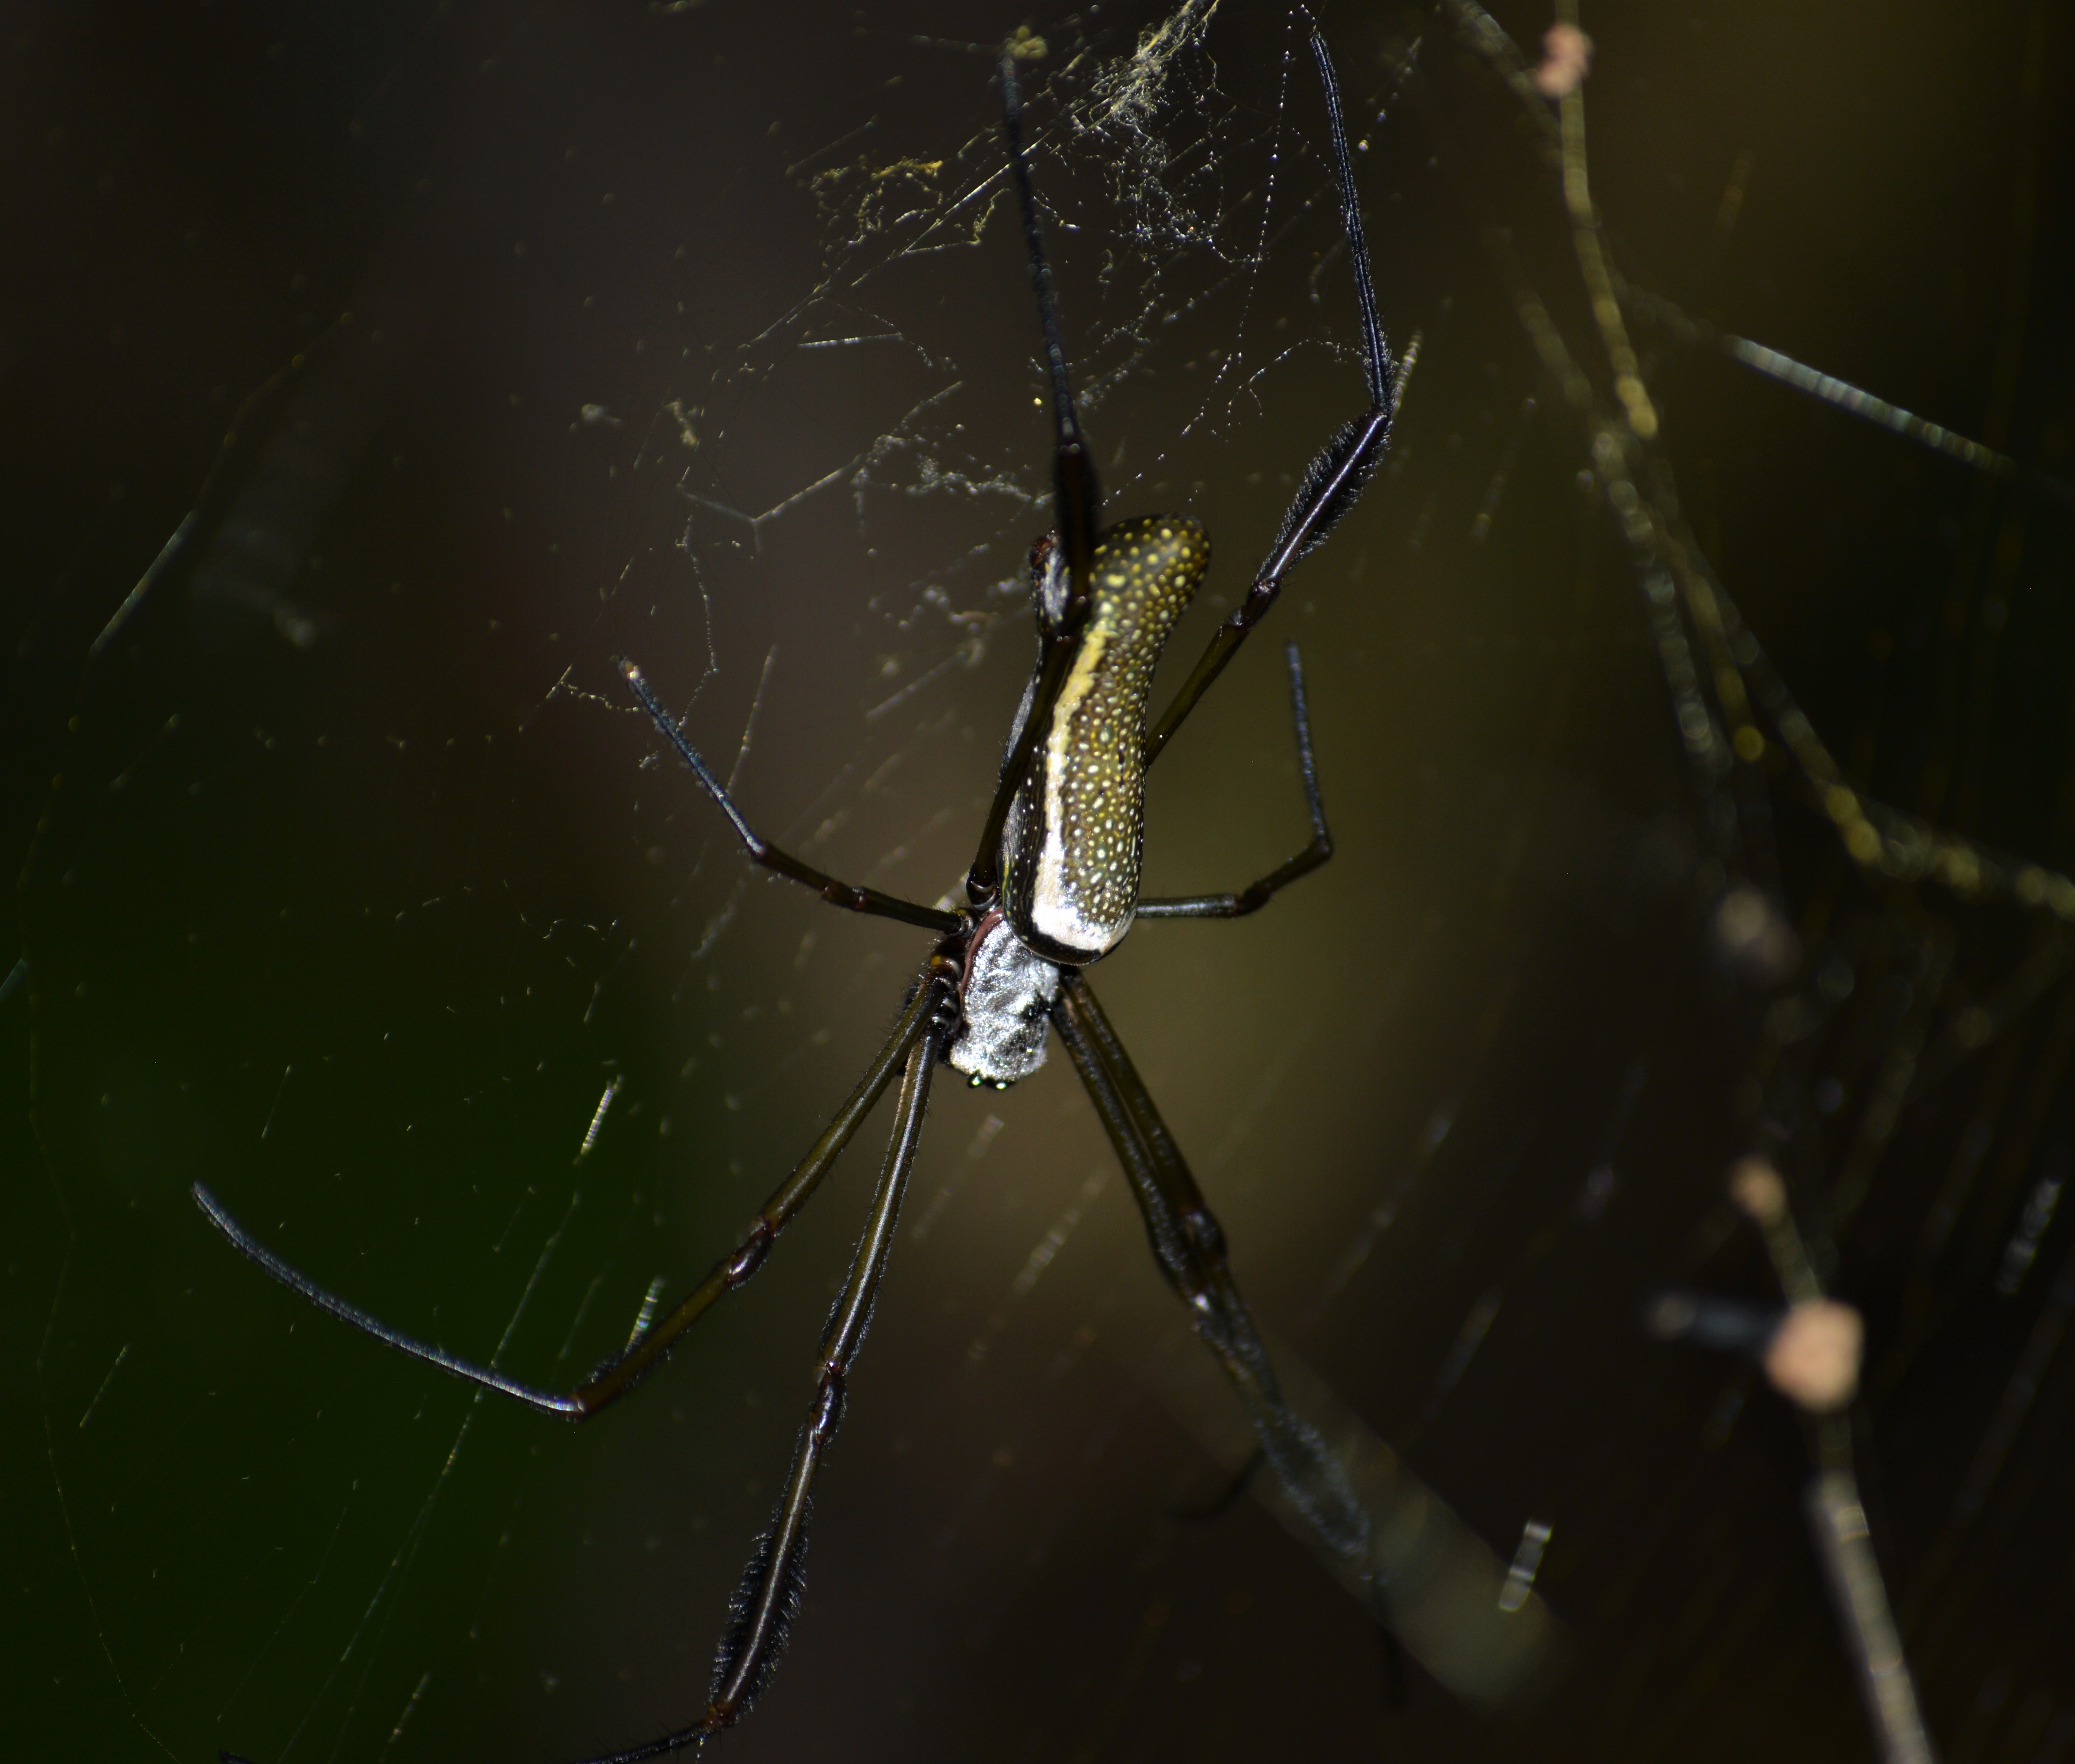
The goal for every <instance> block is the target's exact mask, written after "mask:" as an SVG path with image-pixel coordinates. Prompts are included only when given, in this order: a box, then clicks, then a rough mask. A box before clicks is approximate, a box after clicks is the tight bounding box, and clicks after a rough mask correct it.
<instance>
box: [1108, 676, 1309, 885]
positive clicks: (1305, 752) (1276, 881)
mask: <svg viewBox="0 0 2075 1764" xmlns="http://www.w3.org/2000/svg"><path fill="white" fill-rule="evenodd" d="M1287 654H1288V656H1289V657H1290V717H1291V720H1292V721H1293V722H1294V723H1295V724H1296V726H1297V775H1298V776H1299V777H1300V778H1302V779H1303V781H1304V802H1305V805H1306V807H1307V808H1308V809H1309V810H1311V843H1310V844H1309V845H1307V846H1306V847H1304V849H1303V851H1299V852H1298V854H1297V855H1296V856H1294V858H1292V859H1290V860H1289V861H1288V862H1287V863H1282V864H1280V865H1278V866H1277V868H1274V869H1273V870H1270V871H1269V872H1268V874H1267V875H1265V876H1262V877H1261V879H1260V880H1258V881H1255V882H1249V884H1247V885H1246V886H1245V888H1241V889H1240V891H1239V892H1238V893H1236V894H1189V895H1176V896H1162V897H1160V898H1158V899H1156V900H1150V901H1140V902H1139V903H1138V917H1140V918H1141V919H1243V918H1245V917H1246V916H1247V914H1248V913H1258V912H1259V911H1260V910H1261V909H1262V908H1263V907H1265V905H1268V903H1269V901H1271V900H1273V899H1274V897H1275V895H1276V893H1277V892H1278V891H1279V890H1281V889H1283V888H1287V887H1289V886H1290V884H1291V883H1292V882H1294V881H1295V880H1297V879H1298V877H1299V876H1309V875H1310V874H1311V872H1313V871H1314V870H1315V869H1317V868H1319V865H1320V864H1322V863H1324V862H1325V861H1326V859H1328V858H1330V857H1331V856H1332V855H1333V835H1332V833H1331V832H1330V831H1329V830H1327V826H1326V805H1325V804H1324V802H1323V801H1321V800H1320V798H1319V772H1318V765H1317V762H1316V761H1315V760H1314V759H1313V757H1312V754H1311V710H1310V708H1309V707H1308V706H1307V704H1306V702H1305V699H1304V663H1303V658H1302V657H1301V656H1298V653H1297V645H1296V644H1294V643H1293V644H1290V645H1289V646H1288V649H1287Z"/></svg>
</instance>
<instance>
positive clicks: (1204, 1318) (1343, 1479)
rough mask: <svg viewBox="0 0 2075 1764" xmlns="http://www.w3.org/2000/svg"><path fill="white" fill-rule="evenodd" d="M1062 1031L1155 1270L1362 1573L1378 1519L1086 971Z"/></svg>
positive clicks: (1330, 1541)
mask: <svg viewBox="0 0 2075 1764" xmlns="http://www.w3.org/2000/svg"><path fill="white" fill-rule="evenodd" d="M1052 1023H1053V1026H1054V1028H1055V1029H1058V1032H1059V1039H1060V1040H1061V1041H1063V1042H1065V1043H1066V1052H1067V1054H1068V1056H1069V1057H1070V1058H1071V1059H1072V1060H1073V1062H1074V1066H1075V1070H1078V1071H1079V1073H1080V1075H1081V1083H1083V1086H1085V1087H1086V1088H1087V1093H1088V1099H1089V1100H1090V1101H1091V1102H1092V1103H1093V1104H1095V1112H1096V1114H1098V1115H1099V1116H1101V1117H1102V1124H1103V1127H1104V1130H1105V1131H1106V1132H1107V1133H1108V1135H1109V1138H1110V1144H1111V1145H1113V1146H1114V1147H1115V1148H1116V1155H1117V1160H1118V1162H1120V1163H1121V1164H1122V1165H1123V1166H1124V1174H1125V1176H1126V1177H1127V1178H1129V1180H1130V1182H1131V1192H1132V1198H1133V1199H1135V1200H1136V1201H1137V1203H1138V1210H1139V1211H1140V1212H1141V1214H1142V1215H1144V1217H1145V1231H1146V1235H1147V1236H1148V1237H1149V1238H1150V1239H1151V1240H1152V1244H1153V1260H1154V1261H1156V1262H1158V1264H1159V1265H1160V1271H1161V1273H1162V1274H1164V1275H1166V1277H1167V1283H1168V1285H1169V1286H1172V1287H1173V1288H1174V1291H1175V1293H1176V1294H1178V1296H1179V1298H1181V1300H1182V1302H1183V1303H1184V1304H1185V1305H1187V1306H1188V1307H1189V1311H1190V1317H1191V1321H1192V1322H1193V1323H1195V1328H1196V1333H1197V1334H1198V1335H1199V1336H1201V1337H1202V1338H1203V1344H1204V1345H1205V1346H1206V1347H1207V1348H1209V1349H1210V1350H1211V1353H1212V1354H1213V1355H1215V1356H1216V1358H1217V1360H1218V1363H1219V1364H1220V1365H1221V1366H1222V1367H1224V1371H1225V1376H1226V1377H1228V1378H1230V1379H1231V1380H1232V1384H1233V1386H1234V1387H1235V1388H1236V1389H1237V1391H1238V1393H1239V1398H1240V1402H1242V1403H1243V1404H1244V1405H1245V1408H1246V1412H1247V1416H1248V1418H1249V1420H1250V1421H1251V1422H1253V1431H1254V1434H1255V1436H1256V1437H1257V1439H1259V1440H1260V1441H1261V1451H1262V1452H1263V1453H1264V1454H1265V1456H1266V1458H1267V1460H1268V1462H1269V1464H1271V1465H1272V1466H1273V1467H1274V1470H1275V1473H1276V1476H1278V1479H1280V1480H1281V1481H1282V1486H1283V1488H1284V1489H1285V1490H1286V1492H1287V1493H1288V1494H1289V1496H1290V1499H1291V1501H1294V1503H1295V1504H1296V1505H1297V1508H1298V1511H1300V1512H1301V1513H1303V1515H1304V1517H1305V1519H1306V1521H1307V1522H1308V1523H1309V1524H1310V1526H1311V1529H1312V1530H1313V1531H1314V1532H1315V1533H1316V1534H1318V1536H1319V1539H1320V1541H1321V1542H1323V1543H1324V1544H1325V1546H1326V1547H1327V1548H1328V1549H1329V1550H1331V1551H1333V1552H1334V1553H1335V1554H1336V1555H1339V1556H1340V1557H1342V1558H1343V1559H1344V1560H1347V1561H1348V1562H1351V1563H1361V1562H1362V1561H1363V1560H1365V1558H1366V1556H1367V1555H1368V1551H1369V1514H1368V1513H1367V1511H1366V1510H1365V1509H1364V1508H1363V1506H1362V1505H1361V1501H1358V1500H1357V1499H1356V1497H1355V1493H1354V1490H1353V1489H1352V1488H1351V1487H1350V1486H1349V1485H1348V1479H1347V1472H1345V1471H1344V1469H1343V1468H1341V1466H1340V1462H1339V1460H1337V1459H1336V1458H1335V1457H1334V1456H1333V1455H1332V1453H1331V1452H1330V1451H1328V1450H1327V1447H1326V1443H1325V1441H1324V1440H1323V1439H1321V1438H1320V1437H1319V1432H1318V1430H1317V1429H1316V1428H1315V1427H1312V1426H1311V1424H1310V1423H1309V1422H1307V1421H1305V1420H1303V1418H1301V1417H1299V1416H1298V1414H1297V1413H1296V1411H1295V1410H1293V1409H1291V1408H1290V1405H1289V1404H1288V1402H1286V1401H1285V1400H1284V1398H1283V1395H1282V1388H1281V1386H1280V1385H1278V1383H1277V1381H1276V1377H1275V1369H1274V1367H1273V1366H1272V1365H1271V1364H1269V1358H1268V1350H1267V1348H1265V1346H1264V1345H1263V1344H1262V1342H1261V1332H1260V1331H1259V1330H1258V1329H1257V1328H1256V1327H1255V1326H1254V1321H1253V1314H1252V1313H1251V1312H1249V1311H1248V1309H1247V1307H1246V1301H1245V1299H1243V1298H1240V1291H1239V1286H1238V1284H1237V1282H1235V1281H1234V1280H1233V1278H1232V1269H1231V1267H1230V1266H1229V1265H1228V1263H1227V1261H1226V1260H1225V1240H1224V1230H1223V1228H1221V1227H1220V1225H1219V1224H1218V1222H1217V1219H1216V1217H1215V1216H1214V1215H1212V1213H1211V1209H1210V1207H1209V1206H1208V1204H1207V1203H1206V1202H1205V1201H1204V1199H1203V1190H1201V1189H1199V1187H1198V1186H1196V1178H1195V1177H1194V1176H1193V1175H1191V1174H1190V1171H1189V1166H1187V1164H1186V1163H1184V1162H1182V1154H1181V1153H1180V1152H1179V1151H1178V1149H1176V1147H1175V1145H1174V1139H1173V1138H1172V1137H1171V1136H1170V1134H1169V1133H1168V1131H1167V1126H1166V1122H1164V1121H1163V1120H1161V1118H1160V1112H1159V1110H1158V1108H1155V1107H1154V1106H1153V1099H1152V1096H1151V1095H1150V1094H1149V1092H1148V1091H1147V1090H1146V1088H1145V1082H1144V1080H1142V1079H1141V1078H1140V1077H1139V1075H1138V1073H1137V1070H1136V1069H1135V1068H1134V1067H1133V1065H1132V1063H1131V1058H1130V1056H1129V1054H1126V1053H1125V1052H1124V1044H1123V1043H1122V1042H1121V1041H1119V1040H1118V1039H1117V1037H1116V1031H1115V1030H1114V1029H1112V1028H1111V1027H1110V1024H1109V1020H1108V1017H1105V1016H1104V1014H1103V1011H1102V1008H1101V1006H1100V1005H1099V1004H1096V1002H1095V994H1094V992H1092V991H1091V990H1090V988H1089V986H1088V983H1087V980H1086V979H1083V977H1082V975H1081V974H1080V973H1079V971H1078V970H1076V969H1072V968H1069V969H1067V970H1066V972H1065V973H1064V974H1063V975H1061V977H1060V982H1059V996H1058V1000H1057V1001H1056V1002H1055V1003H1054V1005H1053V1007H1052Z"/></svg>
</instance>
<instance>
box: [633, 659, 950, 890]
mask: <svg viewBox="0 0 2075 1764" xmlns="http://www.w3.org/2000/svg"><path fill="white" fill-rule="evenodd" d="M619 671H620V673H621V674H623V676H624V677H625V678H626V681H627V685H629V686H630V687H632V689H633V692H634V696H635V697H636V698H639V699H640V701H641V708H642V709H643V710H645V711H647V712H648V716H649V719H650V721H652V723H654V724H655V725H656V727H657V728H658V729H659V730H661V731H662V734H663V739H665V741H667V742H669V743H670V745H671V746H672V747H675V748H676V749H677V757H678V758H679V759H680V760H683V761H684V762H685V764H686V765H688V766H690V768H691V769H692V775H693V776H694V777H696V778H697V779H698V781H699V782H700V783H701V784H702V785H705V786H706V794H707V795H708V796H710V797H712V798H713V799H714V801H715V802H717V803H719V805H720V811H721V813H722V814H724V815H726V816H727V818H728V819H729V820H730V821H731V822H733V823H734V824H735V832H736V833H737V834H739V835H740V837H741V839H742V844H743V850H744V851H747V852H748V854H749V855H750V857H751V859H752V860H754V861H755V862H756V863H760V864H762V865H763V866H764V868H765V869H767V870H776V871H777V872H778V873H779V875H781V876H786V877H788V878H789V879H790V880H793V881H795V882H797V883H799V884H801V885H802V886H803V887H806V888H812V889H813V890H814V892H815V893H817V894H818V895H819V896H821V897H822V899H823V900H824V901H827V902H828V903H829V905H830V906H840V907H845V908H847V909H849V910H850V911H851V912H852V913H870V914H872V915H873V916H874V917H878V918H882V919H899V920H900V921H901V922H902V923H903V924H906V925H921V926H922V928H923V929H924V930H928V931H955V930H958V929H959V917H958V915H957V914H956V913H946V912H945V911H944V910H943V909H941V908H939V907H934V906H918V905H917V904H916V903H915V902H914V901H904V900H901V898H900V897H899V896H897V895H892V894H882V893H880V891H879V890H878V889H877V888H856V887H854V886H852V884H850V883H848V882H839V881H838V880H836V879H835V877H834V876H830V874H829V873H828V872H826V871H825V870H818V869H816V868H814V865H812V864H811V863H806V861H805V860H803V859H799V858H796V857H794V856H793V855H792V853H791V852H789V851H780V850H779V849H778V847H777V846H775V845H772V843H770V842H769V841H768V840H767V839H764V838H763V837H762V836H761V835H760V834H758V832H757V831H756V829H755V828H754V827H752V826H750V824H749V822H748V820H747V819H746V818H744V817H743V812H742V810H739V809H738V808H737V807H736V806H735V798H734V797H731V796H730V795H729V794H728V793H727V788H726V786H725V785H723V784H722V783H721V781H720V780H719V779H718V778H716V777H715V776H714V775H713V769H712V768H711V767H710V766H709V765H707V764H706V760H704V759H703V758H702V756H701V755H700V753H699V750H698V748H697V747H694V746H693V745H692V744H691V743H690V742H689V741H687V740H686V739H685V731H683V730H681V728H679V727H677V719H676V718H673V716H672V715H671V714H670V713H669V711H668V710H665V709H664V708H663V702H662V700H661V699H660V698H657V697H656V689H655V688H654V687H652V686H651V685H649V684H648V677H647V676H646V675H645V674H644V673H642V671H641V670H640V669H639V668H638V667H636V665H634V664H633V663H632V662H631V661H627V660H622V661H621V662H620V664H619Z"/></svg>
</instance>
